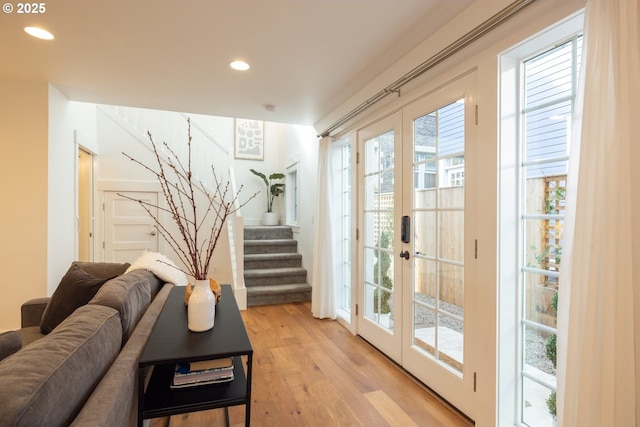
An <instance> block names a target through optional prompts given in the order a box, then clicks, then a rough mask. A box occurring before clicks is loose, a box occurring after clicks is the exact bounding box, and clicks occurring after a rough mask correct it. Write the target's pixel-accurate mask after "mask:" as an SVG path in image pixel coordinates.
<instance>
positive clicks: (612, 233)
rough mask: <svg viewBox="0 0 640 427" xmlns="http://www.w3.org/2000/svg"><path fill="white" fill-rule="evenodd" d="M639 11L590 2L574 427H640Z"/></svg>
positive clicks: (565, 344)
mask: <svg viewBox="0 0 640 427" xmlns="http://www.w3.org/2000/svg"><path fill="white" fill-rule="evenodd" d="M639 2H640V0H587V1H586V9H585V30H584V45H583V59H582V70H581V78H580V81H581V83H580V84H581V86H583V88H584V91H583V94H582V95H580V93H581V92H582V91H580V90H579V91H578V93H579V95H578V103H577V105H576V120H574V124H575V126H574V130H573V134H574V136H573V138H572V147H571V153H570V161H569V178H568V189H567V190H568V191H567V197H568V199H567V217H566V228H565V245H564V253H563V261H562V262H563V267H562V272H561V275H560V290H559V292H560V295H559V299H558V303H559V307H558V330H559V333H558V394H557V396H558V424H559V425H560V426H564V427H576V426H612V427H613V426H615V427H633V426H638V425H639V423H640V417H639V416H638V411H639V410H640V399H639V397H640V381H639V380H640V365H639V363H640V126H639V124H640V110H639V108H638V107H637V105H638V102H640V89H639V79H640V32H639V28H638V25H640V19H639V18H640V15H639V14H640V8H639ZM580 112H581V114H582V117H581V118H580ZM578 164H579V167H578Z"/></svg>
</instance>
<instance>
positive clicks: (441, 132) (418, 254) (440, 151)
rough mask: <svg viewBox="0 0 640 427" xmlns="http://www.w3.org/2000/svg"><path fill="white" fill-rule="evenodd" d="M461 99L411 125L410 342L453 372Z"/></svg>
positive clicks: (460, 249) (460, 330) (459, 309)
mask: <svg viewBox="0 0 640 427" xmlns="http://www.w3.org/2000/svg"><path fill="white" fill-rule="evenodd" d="M462 101H463V100H460V101H459V102H453V103H451V104H448V105H445V106H443V107H441V108H440V109H438V110H436V111H434V112H431V113H429V114H426V115H424V116H422V117H419V118H418V119H416V120H414V126H413V133H414V135H413V140H414V154H413V158H414V164H413V171H414V174H413V176H414V183H413V190H414V191H413V212H412V214H413V218H414V224H415V227H414V232H413V245H414V246H413V248H414V257H413V267H414V268H413V274H414V289H413V295H412V298H413V300H412V301H413V345H414V347H416V348H419V349H421V350H422V351H424V352H425V353H426V354H428V355H431V356H432V357H433V358H435V359H436V360H438V361H439V362H440V363H442V364H443V365H445V366H447V367H448V368H449V369H451V370H452V371H454V372H456V373H457V374H458V375H462V367H463V358H462V354H463V350H464V349H463V342H464V340H463V334H464V308H463V307H464V275H463V272H464V140H465V137H464V135H465V134H464V103H463V102H462Z"/></svg>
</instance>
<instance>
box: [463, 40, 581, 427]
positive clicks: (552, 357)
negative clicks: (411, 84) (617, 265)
mask: <svg viewBox="0 0 640 427" xmlns="http://www.w3.org/2000/svg"><path fill="white" fill-rule="evenodd" d="M581 46H582V38H581V37H574V38H572V39H571V40H569V41H566V42H564V43H562V44H559V45H556V46H554V47H553V48H551V49H549V50H546V51H544V52H542V53H540V54H537V55H535V56H532V57H529V58H527V59H525V60H524V61H523V62H522V63H521V67H520V69H521V74H520V75H521V82H520V86H521V93H522V97H521V99H522V102H521V105H520V129H521V133H520V135H521V143H520V156H519V157H520V161H519V164H520V170H519V176H520V183H519V192H520V197H519V200H518V218H519V236H520V237H519V244H518V246H519V256H518V259H519V268H518V285H519V286H518V289H519V307H520V311H519V316H518V317H519V328H518V331H519V339H518V342H519V343H520V351H519V354H520V355H521V358H520V361H519V373H520V375H519V389H520V393H519V394H520V414H521V419H520V422H521V423H522V424H524V425H527V426H532V427H538V426H551V425H552V423H553V418H554V415H555V408H556V406H555V400H556V396H555V390H556V318H557V307H558V306H557V301H558V299H557V298H558V287H559V286H561V284H560V283H559V280H558V279H559V274H560V268H561V265H562V247H563V243H564V241H563V231H564V215H565V199H566V179H567V162H568V156H569V144H570V130H571V115H572V112H573V104H574V100H575V94H576V93H575V92H576V80H577V75H578V67H579V63H580V52H581ZM455 179H456V178H454V177H453V176H452V185H455V184H454V182H455Z"/></svg>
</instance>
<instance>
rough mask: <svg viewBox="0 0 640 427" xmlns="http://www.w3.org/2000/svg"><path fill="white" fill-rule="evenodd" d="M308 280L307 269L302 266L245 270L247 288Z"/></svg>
mask: <svg viewBox="0 0 640 427" xmlns="http://www.w3.org/2000/svg"><path fill="white" fill-rule="evenodd" d="M306 281H307V270H305V269H304V268H302V267H284V268H258V269H252V270H245V271H244V282H245V286H246V287H247V288H249V287H252V286H271V285H283V284H291V283H305V282H306Z"/></svg>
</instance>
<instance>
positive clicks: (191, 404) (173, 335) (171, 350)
mask: <svg viewBox="0 0 640 427" xmlns="http://www.w3.org/2000/svg"><path fill="white" fill-rule="evenodd" d="M184 291H185V289H184V287H183V286H176V287H174V288H173V289H172V290H171V293H170V295H169V298H168V299H167V302H166V303H165V306H164V308H163V309H162V312H161V313H160V316H159V317H158V321H157V322H156V325H155V327H154V329H153V331H152V333H151V336H150V337H149V341H148V342H147V345H146V347H145V349H144V352H143V353H142V356H141V357H140V362H139V363H138V380H139V394H138V426H142V422H143V420H144V419H146V418H157V417H166V416H171V415H175V414H183V413H187V412H196V411H202V410H207V409H215V408H227V409H226V411H227V414H226V415H227V424H228V423H229V414H228V407H229V406H235V405H245V408H246V415H245V425H246V426H247V427H248V426H249V420H250V414H251V368H252V363H253V362H252V358H253V348H252V347H251V342H250V341H249V337H248V335H247V331H246V329H245V327H244V322H243V321H242V316H240V310H238V305H237V304H236V300H235V297H234V295H233V291H232V290H231V286H229V285H222V298H221V299H220V302H219V303H218V305H216V316H215V323H214V326H213V329H212V330H210V331H206V332H191V331H189V328H188V326H187V308H186V307H185V305H184ZM242 356H246V358H247V370H246V375H245V370H244V367H243V361H242ZM224 357H233V364H234V380H233V381H231V382H227V383H220V384H210V385H198V386H193V387H184V388H178V389H172V388H170V387H169V386H170V384H171V380H172V378H173V373H174V368H175V364H176V362H196V361H200V360H209V359H218V358H224ZM150 367H152V369H151V370H149V368H150ZM148 371H150V373H148V375H150V378H148V381H145V379H146V378H145V372H148ZM145 382H148V384H147V386H146V387H145Z"/></svg>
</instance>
